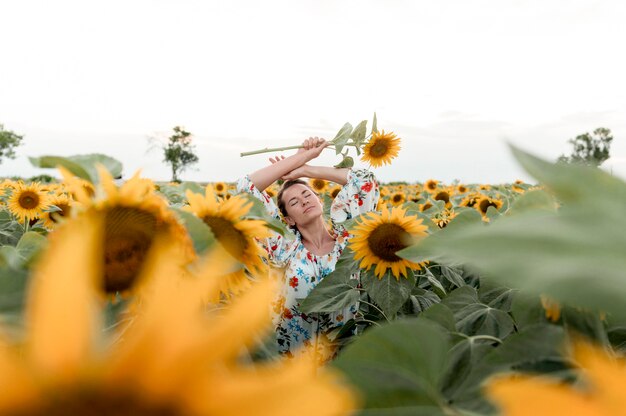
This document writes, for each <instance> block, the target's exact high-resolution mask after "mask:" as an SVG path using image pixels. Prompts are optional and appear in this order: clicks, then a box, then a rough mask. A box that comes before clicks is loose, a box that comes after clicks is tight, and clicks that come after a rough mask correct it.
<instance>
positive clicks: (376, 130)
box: [372, 112, 378, 134]
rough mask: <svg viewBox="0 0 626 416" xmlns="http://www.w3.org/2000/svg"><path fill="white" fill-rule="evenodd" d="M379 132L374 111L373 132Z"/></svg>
mask: <svg viewBox="0 0 626 416" xmlns="http://www.w3.org/2000/svg"><path fill="white" fill-rule="evenodd" d="M374 133H378V125H377V121H376V112H374V119H373V120H372V134H374Z"/></svg>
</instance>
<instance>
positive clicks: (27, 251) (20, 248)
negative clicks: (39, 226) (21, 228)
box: [15, 231, 48, 264]
mask: <svg viewBox="0 0 626 416" xmlns="http://www.w3.org/2000/svg"><path fill="white" fill-rule="evenodd" d="M47 242H48V240H47V239H46V237H44V236H43V235H41V234H39V233H37V232H34V231H28V232H27V233H24V235H22V237H21V238H20V241H18V242H17V246H16V247H15V248H16V250H17V252H18V254H19V255H20V257H21V258H22V260H23V262H24V263H25V264H28V263H30V262H31V261H32V259H33V258H34V257H35V256H36V255H37V254H38V253H39V252H40V251H41V249H42V248H43V247H45V246H46V244H47Z"/></svg>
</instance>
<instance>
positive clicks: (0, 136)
mask: <svg viewBox="0 0 626 416" xmlns="http://www.w3.org/2000/svg"><path fill="white" fill-rule="evenodd" d="M23 138H24V136H20V135H19V134H16V133H14V132H13V131H11V130H5V129H4V125H3V124H0V163H2V159H3V158H7V159H15V148H16V147H17V146H20V145H21V144H22V139H23Z"/></svg>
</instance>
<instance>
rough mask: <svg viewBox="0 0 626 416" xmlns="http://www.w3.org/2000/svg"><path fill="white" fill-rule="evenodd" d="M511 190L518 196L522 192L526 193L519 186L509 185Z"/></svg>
mask: <svg viewBox="0 0 626 416" xmlns="http://www.w3.org/2000/svg"><path fill="white" fill-rule="evenodd" d="M511 189H512V190H513V192H517V193H518V194H523V193H524V192H526V191H525V190H524V188H522V187H521V186H519V185H511Z"/></svg>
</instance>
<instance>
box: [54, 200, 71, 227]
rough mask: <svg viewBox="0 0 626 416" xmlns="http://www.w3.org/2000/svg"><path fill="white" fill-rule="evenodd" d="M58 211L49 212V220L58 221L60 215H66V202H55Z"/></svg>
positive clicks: (67, 212)
mask: <svg viewBox="0 0 626 416" xmlns="http://www.w3.org/2000/svg"><path fill="white" fill-rule="evenodd" d="M56 206H57V207H58V208H59V209H60V211H54V212H51V213H50V221H52V222H54V223H56V222H59V219H60V217H66V216H67V215H68V214H69V212H70V206H69V205H68V204H56Z"/></svg>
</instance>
